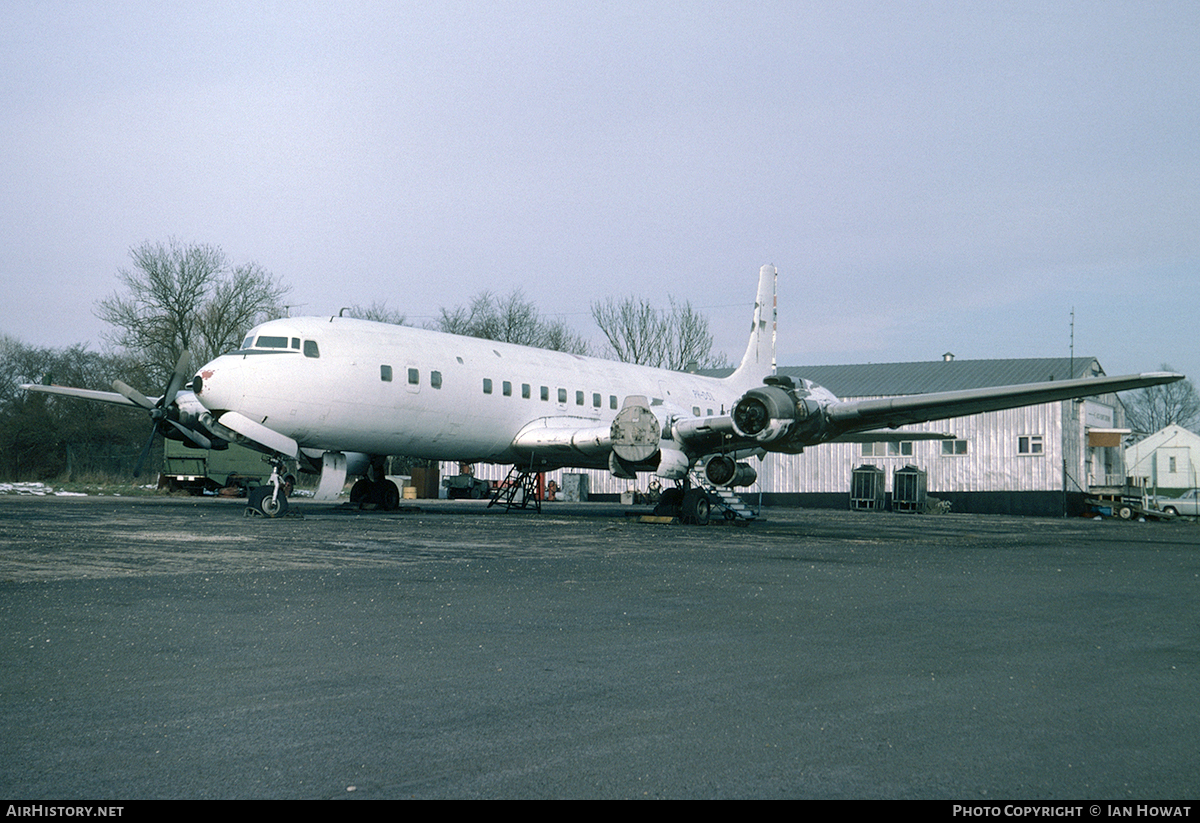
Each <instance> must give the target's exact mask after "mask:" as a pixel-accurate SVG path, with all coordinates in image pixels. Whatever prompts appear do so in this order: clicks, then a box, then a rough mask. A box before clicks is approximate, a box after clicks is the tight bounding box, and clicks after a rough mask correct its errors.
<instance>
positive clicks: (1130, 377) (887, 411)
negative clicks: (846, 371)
mask: <svg viewBox="0 0 1200 823" xmlns="http://www.w3.org/2000/svg"><path fill="white" fill-rule="evenodd" d="M1182 379H1183V375H1182V374H1174V373H1172V372H1147V373H1143V374H1126V375H1121V376H1117V377H1085V378H1082V379H1076V380H1052V381H1049V382H1046V383H1026V384H1023V385H1018V386H994V387H990V388H984V389H964V390H962V391H948V392H935V393H932V394H914V395H905V396H900V397H885V398H881V399H878V400H849V401H843V402H840V403H832V404H830V405H829V406H828V408H827V409H826V414H827V416H828V421H829V424H830V428H831V429H832V430H833V431H834V432H836V433H837V434H843V433H845V432H853V431H861V430H863V429H878V428H884V427H886V428H896V427H897V426H905V425H908V424H910V423H924V422H925V421H928V420H944V419H946V418H948V417H963V416H966V415H971V414H979V413H981V412H989V411H1000V410H1002V409H1013V408H1017V407H1019V406H1034V405H1040V404H1042V403H1052V402H1054V401H1056V400H1070V399H1072V398H1076V397H1092V396H1095V395H1099V394H1109V393H1111V392H1121V391H1129V390H1130V389H1142V388H1146V387H1147V386H1157V385H1160V384H1162V383H1173V382H1175V381H1176V380H1182Z"/></svg>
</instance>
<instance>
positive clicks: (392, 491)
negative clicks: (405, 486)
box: [375, 480, 400, 512]
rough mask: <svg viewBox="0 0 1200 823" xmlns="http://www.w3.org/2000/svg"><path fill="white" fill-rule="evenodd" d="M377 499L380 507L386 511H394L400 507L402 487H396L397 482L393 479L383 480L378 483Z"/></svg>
mask: <svg viewBox="0 0 1200 823" xmlns="http://www.w3.org/2000/svg"><path fill="white" fill-rule="evenodd" d="M377 486H378V488H376V490H375V491H376V499H377V500H378V501H379V508H381V509H383V510H384V511H385V512H394V511H395V510H396V509H398V508H400V489H398V488H396V484H395V483H393V482H392V481H391V480H382V481H380V482H379V483H378V484H377Z"/></svg>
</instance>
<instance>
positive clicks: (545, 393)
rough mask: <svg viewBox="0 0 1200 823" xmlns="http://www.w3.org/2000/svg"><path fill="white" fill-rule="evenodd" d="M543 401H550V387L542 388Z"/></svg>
mask: <svg viewBox="0 0 1200 823" xmlns="http://www.w3.org/2000/svg"><path fill="white" fill-rule="evenodd" d="M542 399H543V400H549V399H550V387H549V386H542Z"/></svg>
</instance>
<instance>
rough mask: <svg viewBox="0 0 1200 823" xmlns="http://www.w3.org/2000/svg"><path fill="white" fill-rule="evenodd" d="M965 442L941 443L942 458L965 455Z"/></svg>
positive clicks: (950, 441)
mask: <svg viewBox="0 0 1200 823" xmlns="http://www.w3.org/2000/svg"><path fill="white" fill-rule="evenodd" d="M966 453H967V441H966V440H943V441H942V456H943V457H949V456H952V455H959V454H966Z"/></svg>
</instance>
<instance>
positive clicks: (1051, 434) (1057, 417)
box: [441, 355, 1128, 516]
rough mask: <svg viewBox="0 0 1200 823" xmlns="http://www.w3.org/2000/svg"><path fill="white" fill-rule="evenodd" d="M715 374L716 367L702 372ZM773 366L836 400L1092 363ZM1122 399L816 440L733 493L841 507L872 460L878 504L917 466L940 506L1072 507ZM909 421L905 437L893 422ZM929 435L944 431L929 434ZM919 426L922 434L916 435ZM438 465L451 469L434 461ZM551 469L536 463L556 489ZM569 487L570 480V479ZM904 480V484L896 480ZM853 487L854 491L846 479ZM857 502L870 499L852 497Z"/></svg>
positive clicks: (482, 470)
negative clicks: (883, 436) (875, 435)
mask: <svg viewBox="0 0 1200 823" xmlns="http://www.w3.org/2000/svg"><path fill="white" fill-rule="evenodd" d="M710 373H711V374H714V375H722V374H723V373H722V372H715V371H714V372H710ZM779 373H780V374H781V375H787V376H790V377H793V378H800V377H804V378H807V379H809V380H813V381H814V382H816V383H818V384H820V385H822V386H825V387H826V388H827V389H829V390H830V391H832V392H833V393H834V394H836V395H837V396H838V397H840V398H842V399H866V398H874V397H887V396H895V395H905V394H923V393H926V392H940V391H953V390H956V389H974V388H982V387H987V386H1003V385H1016V384H1022V383H1040V382H1044V381H1048V380H1066V379H1070V378H1077V377H1092V376H1098V375H1101V374H1103V373H1104V372H1103V370H1102V369H1101V368H1100V364H1099V362H1098V361H1097V360H1096V359H1095V358H1067V357H1059V358H1031V359H1022V360H957V359H954V358H953V356H952V355H945V356H944V357H943V359H942V360H937V361H926V362H920V363H879V364H865V365H846V366H797V367H783V368H780V369H779ZM1124 427H1125V410H1124V407H1123V406H1122V404H1121V402H1120V400H1119V399H1118V398H1117V396H1116V395H1114V394H1107V395H1100V396H1097V397H1093V398H1087V399H1084V400H1066V401H1061V402H1054V403H1045V404H1042V405H1039V406H1026V407H1024V408H1018V409H1011V410H1008V411H1000V412H988V413H985V414H976V415H971V416H967V417H957V418H953V419H950V420H942V421H937V422H932V423H922V424H917V425H913V426H906V427H903V428H901V429H897V430H896V432H897V433H898V434H899V435H900V436H899V437H898V438H897V439H895V440H889V441H886V442H874V443H827V444H823V445H820V446H815V447H813V448H810V449H808V450H806V451H805V452H804V453H802V454H796V455H791V454H768V455H766V456H765V457H764V458H763V460H762V461H761V462H758V461H754V460H753V459H752V460H751V462H752V464H753V465H755V467H756V468H757V470H758V481H757V483H756V484H755V485H754V486H751V487H749V488H746V489H742V490H740V491H741V496H742V497H743V498H744V499H746V500H747V501H748V502H750V503H751V504H752V505H754V504H757V503H759V502H761V503H762V504H763V505H767V506H773V505H783V506H808V507H820V508H847V507H850V506H851V500H852V496H851V491H852V481H853V478H854V477H855V474H856V471H858V472H860V476H861V474H863V473H867V472H870V471H871V468H874V469H875V472H874V474H875V476H876V477H877V481H876V482H877V483H879V484H882V487H881V488H880V489H879V490H880V491H881V492H882V494H883V498H882V501H881V502H880V504H879V506H880V507H887V506H888V505H889V502H890V499H891V497H892V494H893V492H894V483H895V477H896V472H897V471H901V472H902V473H906V474H904V475H903V476H908V475H919V476H920V477H921V479H922V480H923V481H924V483H923V485H924V489H926V490H927V494H928V496H929V497H931V498H935V499H936V500H941V501H946V502H948V503H949V505H950V510H951V511H957V512H977V513H995V514H999V513H1007V514H1037V515H1049V516H1055V515H1061V514H1063V513H1064V511H1066V512H1068V513H1079V512H1082V511H1083V503H1082V501H1083V498H1084V496H1085V493H1086V492H1087V491H1088V488H1089V486H1108V485H1114V484H1116V485H1119V484H1121V483H1123V482H1124V474H1125V471H1124V463H1123V453H1122V450H1121V436H1122V434H1124V433H1126V432H1127V431H1128V430H1127V429H1125V428H1124ZM905 432H911V433H913V435H914V437H913V439H911V440H908V439H904V437H903V433H905ZM938 435H952V437H949V438H944V437H943V438H940V439H929V438H931V437H937V436H938ZM921 437H924V438H926V439H921ZM506 470H507V469H506V468H502V467H494V466H493V467H485V466H479V467H478V474H479V476H480V477H482V478H488V479H501V478H503V476H504V473H505V471H506ZM441 472H442V474H443V476H446V475H447V474H453V473H456V472H457V466H455V465H454V464H443V466H442V467H441ZM566 473H568V474H586V475H588V480H587V481H586V486H587V488H588V489H589V494H590V496H591V498H592V499H616V497H617V496H618V495H620V494H621V493H622V492H626V491H629V490H630V489H631V488H633V487H636V488H637V489H638V490H641V491H645V490H646V487H647V484H648V483H649V482H650V481H651V480H653V479H654V478H653V476H652V475H640V476H639V478H638V480H637V481H636V482H635V481H631V480H621V479H618V478H615V477H613V476H612V475H610V474H609V473H607V472H602V471H587V472H583V471H571V470H566ZM562 474H563V472H550V473H547V475H546V479H547V482H549V481H550V480H554V481H555V484H556V486H557V487H558V488H560V489H561V488H564V481H563V478H562V476H561V475H562ZM571 485H572V486H574V485H576V484H571ZM905 488H908V487H907V486H905ZM854 497H855V498H856V499H857V498H860V497H861V495H860V494H859V491H858V489H857V487H856V489H855V495H854ZM856 507H859V508H873V507H875V506H874V505H863V504H862V502H861V500H859V501H858V505H856Z"/></svg>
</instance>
